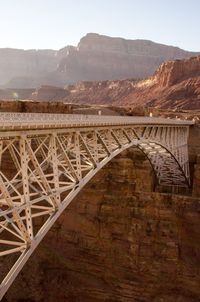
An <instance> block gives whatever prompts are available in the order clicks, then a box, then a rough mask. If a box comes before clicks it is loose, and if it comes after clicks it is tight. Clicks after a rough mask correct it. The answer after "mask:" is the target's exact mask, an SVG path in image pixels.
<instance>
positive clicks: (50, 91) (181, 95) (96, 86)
mask: <svg viewBox="0 0 200 302" xmlns="http://www.w3.org/2000/svg"><path fill="white" fill-rule="evenodd" d="M199 87H200V56H197V57H191V58H188V59H184V60H175V61H168V62H165V63H163V64H161V65H160V66H159V67H158V69H157V70H156V71H155V73H154V74H153V75H152V76H150V77H147V78H146V79H143V80H134V79H127V80H107V81H83V82H78V83H76V84H73V85H72V84H71V85H67V86H65V87H64V88H62V87H55V86H49V85H43V86H41V87H39V88H37V89H2V90H0V99H1V100H12V99H13V100H20V99H22V100H31V101H36V102H41V101H45V102H46V101H49V102H58V101H61V102H64V103H71V104H74V105H75V104H86V105H89V104H90V105H91V104H93V105H105V106H115V107H116V106H117V107H126V108H130V109H133V108H135V107H138V106H140V107H144V106H145V108H149V109H151V110H152V111H154V110H155V109H161V110H168V109H169V110H175V111H180V110H199V109H200V88H199Z"/></svg>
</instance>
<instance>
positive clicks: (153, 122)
mask: <svg viewBox="0 0 200 302" xmlns="http://www.w3.org/2000/svg"><path fill="white" fill-rule="evenodd" d="M191 124H192V122H188V121H180V120H170V119H162V118H148V117H118V116H115V117H114V116H83V115H65V114H33V113H31V114H23V113H0V257H1V260H2V262H4V259H6V257H9V256H11V255H12V254H14V255H16V256H18V258H17V260H16V261H15V263H14V264H13V266H12V268H11V269H10V271H9V272H8V274H7V275H6V277H5V278H4V279H3V281H2V283H1V285H0V299H1V298H2V297H3V295H4V294H5V292H6V291H7V289H8V288H9V287H10V285H11V284H12V282H13V280H14V279H15V278H16V276H17V274H18V273H19V272H20V270H21V269H22V267H23V266H24V264H25V263H26V261H27V260H28V258H29V257H30V255H31V254H32V253H33V251H34V250H35V248H36V247H37V245H38V244H39V243H40V242H41V240H42V239H43V237H44V236H45V234H46V233H47V232H48V230H49V229H50V228H51V226H52V225H53V224H54V222H55V221H56V219H57V218H58V217H59V216H60V215H61V213H62V212H63V211H64V209H65V208H66V207H67V206H68V205H69V203H70V202H71V201H72V199H73V198H74V197H75V196H76V195H77V193H78V192H79V191H80V190H81V189H82V188H83V186H84V185H85V184H86V183H87V182H88V181H89V180H90V179H91V178H92V177H93V176H94V175H95V174H96V173H97V172H98V171H99V170H100V169H101V168H102V167H103V166H104V165H105V164H107V163H108V162H109V161H110V160H111V159H112V158H113V157H115V156H116V155H117V154H119V153H120V152H122V151H123V150H125V149H127V148H130V147H132V146H135V147H137V148H139V149H140V150H142V152H143V153H144V154H145V155H146V157H147V158H148V159H149V161H150V163H151V165H152V168H153V170H154V172H155V175H156V179H157V182H158V184H159V185H164V186H178V187H189V186H190V177H189V165H188V150H187V149H188V146H187V140H188V132H189V126H190V125H191Z"/></svg>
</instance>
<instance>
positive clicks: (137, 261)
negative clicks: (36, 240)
mask: <svg viewBox="0 0 200 302" xmlns="http://www.w3.org/2000/svg"><path fill="white" fill-rule="evenodd" d="M197 168H198V164H196V173H197V171H199V170H198V169H197ZM196 177H197V178H196V179H195V181H197V185H198V173H197V174H196ZM153 186H154V179H153V173H152V170H151V167H150V165H149V163H148V161H147V160H146V159H145V158H144V156H143V155H142V154H141V153H140V152H139V151H136V150H133V149H130V150H128V151H126V152H124V153H122V154H121V155H120V156H118V157H116V158H115V159H114V160H113V161H112V162H110V163H109V164H108V165H107V166H105V167H104V168H103V169H102V170H101V171H100V172H99V173H98V174H97V175H96V176H95V177H94V178H93V179H92V181H91V182H90V183H89V184H87V185H86V187H85V188H84V189H83V191H82V192H81V193H80V194H79V196H77V198H76V199H75V200H73V201H72V203H71V204H70V206H69V207H68V208H67V209H66V211H65V212H64V214H63V215H62V216H61V217H60V219H59V220H58V221H57V223H56V225H55V226H54V227H53V228H52V230H51V231H50V232H49V233H48V234H47V236H46V238H45V239H44V240H43V242H42V243H41V245H40V246H39V248H38V249H37V250H36V252H35V253H34V255H33V256H32V257H31V259H30V260H29V261H28V263H27V264H26V266H25V267H24V269H23V271H22V272H21V273H20V275H19V276H18V278H17V279H16V280H15V282H14V284H13V285H12V287H11V288H10V289H9V291H8V293H7V294H6V296H5V298H4V299H3V301H4V302H11V301H12V302H23V301H24V302H25V301H27V302H41V301H46V302H54V301H67V302H74V301H75V302H103V301H104V302H105V301H109V302H133V301H137V302H147V301H148V302H149V301H153V302H171V301H175V300H176V301H178V302H197V301H200V286H199V284H200V233H199V227H200V199H199V198H198V194H199V193H198V192H196V193H195V194H196V196H197V197H196V198H195V197H190V196H181V195H173V194H164V193H152V192H151V191H152V188H153Z"/></svg>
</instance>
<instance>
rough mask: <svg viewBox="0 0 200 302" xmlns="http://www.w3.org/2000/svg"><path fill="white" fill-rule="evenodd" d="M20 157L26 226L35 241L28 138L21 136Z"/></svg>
mask: <svg viewBox="0 0 200 302" xmlns="http://www.w3.org/2000/svg"><path fill="white" fill-rule="evenodd" d="M19 145H20V157H21V174H22V185H23V193H24V194H23V195H22V198H23V203H25V204H26V207H25V214H26V224H27V231H28V234H29V237H30V239H31V240H32V239H33V224H32V216H31V206H30V191H29V177H28V162H29V158H28V153H27V149H26V137H25V136H21V138H20V142H19Z"/></svg>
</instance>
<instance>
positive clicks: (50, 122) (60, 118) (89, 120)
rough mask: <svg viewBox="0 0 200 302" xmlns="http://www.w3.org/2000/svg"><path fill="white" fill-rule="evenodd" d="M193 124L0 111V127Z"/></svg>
mask: <svg viewBox="0 0 200 302" xmlns="http://www.w3.org/2000/svg"><path fill="white" fill-rule="evenodd" d="M126 124H133V125H134V124H135V125H136V124H138V125H152V124H157V125H183V126H189V125H193V124H194V123H193V122H192V121H185V120H178V119H166V118H159V117H138V116H137V117H128V116H101V115H83V114H51V113H15V112H1V113H0V129H1V130H5V129H10V128H11V129H18V128H21V129H23V128H31V129H37V128H41V127H42V128H43V127H44V128H48V127H49V128H54V127H72V126H76V127H77V126H95V125H97V126H100V125H126Z"/></svg>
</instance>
